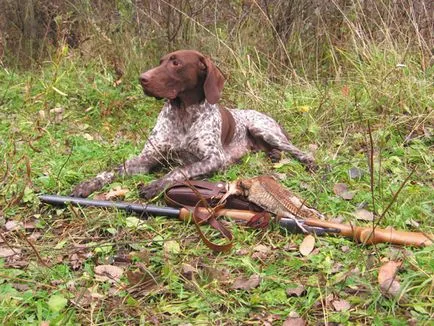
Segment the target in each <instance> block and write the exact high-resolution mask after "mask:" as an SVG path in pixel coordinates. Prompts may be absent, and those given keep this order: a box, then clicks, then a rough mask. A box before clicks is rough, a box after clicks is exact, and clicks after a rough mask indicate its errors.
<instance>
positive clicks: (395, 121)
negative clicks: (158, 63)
mask: <svg viewBox="0 0 434 326" xmlns="http://www.w3.org/2000/svg"><path fill="white" fill-rule="evenodd" d="M381 53H383V55H382V56H381V55H380V54H381ZM386 54H387V55H385V54H384V52H381V50H380V49H372V52H371V60H370V61H369V62H358V61H357V60H356V59H354V58H357V56H354V58H352V57H351V55H350V54H345V53H343V54H342V56H343V57H346V58H347V60H348V62H350V63H351V64H352V65H353V67H352V68H348V71H347V74H346V75H347V76H346V77H345V78H343V79H342V80H333V81H327V82H325V83H319V82H313V81H306V80H297V81H294V80H292V79H285V80H284V81H283V82H279V83H275V82H272V81H270V80H269V79H268V78H267V77H266V74H265V73H264V72H263V71H262V70H261V69H260V68H258V67H259V65H258V66H253V65H252V66H243V65H242V63H243V62H246V61H245V60H244V61H243V60H238V62H237V64H236V65H234V66H230V67H226V68H227V69H233V70H234V73H233V75H232V76H231V80H230V81H229V83H228V85H227V87H226V88H225V95H224V99H223V102H224V103H228V104H229V105H233V106H239V107H243V108H247V107H250V108H254V109H256V110H259V111H263V112H267V113H269V114H270V115H272V116H273V117H275V118H276V119H277V120H278V121H279V122H280V123H282V124H283V125H284V127H285V129H286V130H288V131H289V133H290V134H291V136H292V138H293V142H294V143H295V144H297V145H298V146H299V147H301V148H304V149H308V147H309V145H310V144H315V145H317V146H318V150H317V151H316V153H315V156H316V158H317V160H318V162H319V164H320V170H319V171H318V172H317V173H315V174H310V173H308V172H306V171H305V170H304V168H303V167H302V166H301V165H300V164H299V163H298V162H296V161H289V162H288V163H286V164H284V165H282V166H280V167H277V168H276V167H275V166H273V164H272V163H271V162H269V161H268V159H267V158H266V157H265V156H264V155H263V154H260V153H258V154H251V155H249V156H247V157H245V158H244V159H243V160H242V162H240V163H239V164H237V165H234V166H233V167H231V168H229V169H228V170H227V171H223V172H220V173H218V174H216V175H215V176H213V178H212V179H213V180H234V179H236V178H241V177H249V176H255V175H260V174H269V173H275V174H278V175H279V176H280V177H281V179H282V183H283V184H284V185H285V186H287V187H288V188H290V189H292V190H293V191H295V192H297V193H299V194H300V195H301V196H302V197H303V198H306V199H307V200H308V202H309V203H310V204H311V205H313V206H315V207H317V208H318V209H320V211H322V212H323V213H325V214H326V215H328V216H330V217H336V216H342V217H343V218H344V219H345V220H346V221H348V222H350V221H351V222H353V223H354V222H355V219H354V216H353V215H352V213H353V212H354V210H355V208H356V207H357V206H358V205H360V204H362V203H363V204H364V205H366V207H367V209H370V210H373V209H374V208H375V211H376V213H377V215H378V216H379V215H381V213H382V212H383V211H384V209H385V208H386V206H387V205H388V204H389V203H390V202H391V200H392V198H393V195H394V193H395V192H396V191H398V189H399V188H400V187H401V185H402V183H403V181H404V180H405V178H406V177H407V176H408V174H409V173H410V172H411V170H412V169H415V172H414V174H413V175H412V177H411V178H410V180H409V182H408V183H407V184H406V185H405V186H404V188H403V189H402V191H401V193H400V195H399V196H398V197H397V199H396V202H395V203H394V204H393V205H392V207H391V208H390V210H389V211H388V212H387V214H386V215H385V216H384V218H383V219H382V220H381V221H380V226H381V227H387V226H393V227H395V228H397V229H404V230H422V231H424V232H428V233H434V224H433V220H432V216H433V215H432V214H433V211H432V210H433V207H432V204H433V199H434V195H433V193H434V192H433V187H432V182H433V179H432V172H433V170H432V166H433V165H432V163H433V162H432V160H433V155H432V154H433V153H432V145H433V139H432V132H433V130H432V122H433V114H432V107H433V100H432V96H431V95H432V93H433V85H432V83H431V81H430V80H431V79H430V78H432V71H421V70H420V69H419V68H418V66H417V65H416V64H415V63H414V62H412V61H411V60H410V59H408V60H407V61H405V64H406V66H405V67H403V68H397V67H396V64H397V63H400V62H399V60H398V59H399V58H398V56H397V55H396V53H394V52H393V51H392V52H390V53H386ZM239 59H242V56H241V55H240V58H239ZM255 67H256V68H255ZM247 71H248V73H246V72H247ZM137 73H138V71H137ZM430 76H431V77H430ZM115 79H116V78H115V77H114V74H113V73H112V72H111V71H110V69H109V68H108V66H106V65H105V64H104V63H102V61H92V60H91V61H88V62H83V61H82V60H80V59H79V58H77V57H76V56H75V55H74V54H73V53H68V52H67V51H66V50H65V49H63V50H62V49H61V50H59V52H58V54H57V56H56V57H55V58H54V59H53V62H49V63H47V64H45V65H43V66H42V67H41V68H40V69H39V70H36V71H27V72H24V71H14V70H11V69H9V68H5V67H3V68H1V70H0V157H1V160H2V161H3V163H2V164H1V165H0V178H1V179H0V182H1V186H0V207H1V210H0V223H1V226H2V238H0V247H1V248H8V247H14V248H18V249H21V254H20V255H19V256H17V257H16V259H11V258H6V259H0V306H1V309H0V323H1V324H4V325H8V324H22V325H30V324H40V323H42V322H44V321H49V322H50V324H53V325H54V324H59V325H60V324H61V325H65V324H78V323H79V324H90V323H93V324H139V323H141V324H148V323H152V322H153V321H159V322H161V323H163V324H173V325H177V324H180V323H192V324H218V323H223V324H246V323H248V322H252V323H259V324H262V323H263V321H264V320H271V321H272V322H273V323H275V324H281V322H282V321H283V320H285V319H286V317H287V316H288V314H289V313H290V312H294V311H295V312H297V313H298V314H299V315H300V316H301V317H302V318H303V319H305V320H306V321H308V322H309V323H310V324H318V323H331V322H336V323H341V324H377V325H383V324H384V325H405V324H407V321H409V320H414V321H415V322H417V323H418V324H427V325H428V324H429V323H430V322H429V320H430V318H431V319H432V318H433V316H434V309H433V307H434V305H433V303H434V300H433V298H434V297H433V284H434V278H433V275H434V260H433V258H432V257H433V254H434V251H433V247H428V248H423V249H417V248H396V247H394V246H391V245H388V244H380V245H377V246H375V247H374V246H363V245H360V244H356V243H354V242H352V241H351V240H349V239H344V238H339V237H333V236H330V237H321V238H318V239H317V240H316V248H317V249H318V250H317V252H316V253H315V254H311V255H309V256H307V257H301V256H300V254H299V253H298V251H297V250H294V248H293V247H291V246H290V245H291V244H294V245H296V246H297V245H298V244H300V243H301V241H302V240H303V236H302V235H286V234H284V233H282V232H279V230H277V229H276V228H275V227H272V228H270V229H269V230H266V231H263V232H259V231H256V230H252V229H248V228H243V227H241V226H237V225H231V229H232V232H233V233H234V237H235V243H234V248H233V250H232V251H231V252H230V253H227V254H213V253H212V252H210V250H209V249H208V248H207V247H206V246H205V245H204V244H203V243H202V242H200V240H199V237H198V235H197V233H196V229H195V227H194V226H192V225H188V224H184V223H182V222H180V221H176V220H169V219H166V218H155V219H152V220H149V221H148V222H146V224H140V225H137V220H136V219H135V218H133V217H131V216H127V215H125V214H124V212H113V211H105V210H97V209H88V208H86V209H73V208H57V209H55V208H52V207H47V206H43V205H40V203H39V201H38V199H37V195H39V194H46V193H59V194H69V193H70V191H71V189H72V188H73V186H74V185H76V184H77V183H78V182H80V181H82V180H84V179H86V178H89V177H91V176H93V175H95V174H96V173H97V172H99V171H101V170H104V169H106V168H107V167H110V166H113V165H114V164H119V163H120V162H122V161H124V160H125V159H128V158H130V157H132V156H134V155H136V154H137V153H138V152H139V151H140V150H141V147H142V145H143V142H144V141H145V139H146V135H147V134H148V133H149V131H150V129H151V128H152V126H153V124H154V122H155V119H156V116H157V114H158V111H159V109H160V107H161V103H160V102H158V101H156V100H153V99H150V98H144V97H143V96H142V93H141V90H140V88H139V86H138V85H137V83H136V82H135V80H134V79H133V77H131V79H128V78H127V79H126V80H124V81H123V82H122V83H121V84H120V85H119V86H117V87H115V86H114V84H113V83H114V81H115ZM247 82H248V83H247ZM252 94H254V95H255V96H251V95H252ZM247 95H248V96H247ZM54 108H62V109H63V114H62V118H61V119H60V118H58V121H57V122H56V118H55V113H50V110H52V109H54ZM368 123H369V124H370V126H371V128H372V137H373V140H374V160H375V165H374V166H375V173H374V178H375V185H374V197H375V207H374V206H373V204H372V193H371V190H370V176H369V172H368V170H369V169H368V164H367V162H368V159H367V154H366V153H367V150H368V149H369V135H368V132H367V130H368ZM430 128H431V129H430ZM429 133H431V136H429ZM409 135H411V137H408V136H409ZM410 138H411V139H410ZM406 139H410V140H409V141H406ZM352 167H357V168H360V169H362V170H364V171H365V174H364V175H363V176H362V177H361V178H358V179H350V178H349V176H348V170H349V169H350V168H352ZM158 175H159V174H158V173H157V174H155V175H143V176H136V177H133V178H128V179H125V180H118V181H117V182H116V183H115V184H112V185H110V186H107V187H106V188H104V190H103V191H104V192H106V191H108V190H109V189H111V188H113V187H115V186H116V185H121V186H122V187H126V188H128V189H130V192H129V193H128V194H127V197H126V199H127V200H131V201H133V200H137V199H138V194H137V192H136V185H137V184H138V183H139V182H142V181H144V182H147V181H150V180H152V179H153V178H156V177H158ZM338 182H344V183H347V184H348V185H349V188H350V189H351V190H353V191H355V193H356V195H355V197H354V198H353V199H352V200H351V201H345V200H343V199H341V198H339V197H337V196H336V195H335V194H334V193H333V185H334V184H336V183H338ZM158 203H162V202H161V201H159V202H158ZM11 220H13V221H17V222H23V223H29V222H33V223H34V224H35V226H33V227H31V228H26V229H20V230H18V231H9V232H5V228H4V224H5V223H6V222H7V221H11ZM411 221H416V222H418V223H419V225H420V226H419V227H417V228H415V227H414V226H412V224H411ZM357 223H359V224H363V222H357ZM36 232H38V233H40V235H39V238H37V239H36V240H26V239H27V238H28V237H29V236H31V235H32V234H33V235H34V234H35V233H36ZM208 232H212V231H211V230H208ZM169 241H172V242H169ZM173 241H175V242H176V243H175V244H174V242H173ZM30 243H32V245H30ZM258 244H261V245H265V246H267V247H268V248H269V249H270V251H269V252H268V253H267V254H266V255H265V256H262V257H259V258H255V255H254V253H255V249H254V248H255V246H256V245H258ZM177 245H179V250H177V249H176V247H177ZM173 246H175V248H173ZM343 247H349V250H348V251H345V252H344V250H343V249H342V248H343ZM295 248H297V247H295ZM387 259H399V260H403V261H404V263H403V268H402V269H401V271H400V272H399V278H400V282H401V293H400V294H399V296H398V297H397V298H387V297H385V296H383V295H382V294H381V292H380V289H379V286H378V283H377V275H378V269H379V267H380V266H381V265H382V262H383V261H385V260H387ZM104 264H114V265H118V266H122V268H123V269H124V271H125V272H127V271H129V272H136V273H138V274H137V275H140V276H142V277H144V278H145V282H144V283H142V284H139V285H135V286H134V284H133V283H134V282H133V281H132V277H131V276H130V277H128V276H127V275H126V274H124V276H123V277H122V278H121V279H120V281H118V282H116V283H115V284H110V283H109V282H99V281H97V280H95V277H94V267H95V266H97V265H104ZM183 264H189V265H191V266H193V267H195V269H196V271H195V272H194V273H193V274H194V277H193V278H192V279H191V280H190V279H188V278H187V277H186V276H185V275H184V274H183V272H182V271H183ZM337 264H341V265H337ZM252 274H259V275H260V276H261V279H262V281H261V283H260V285H259V286H258V287H257V288H255V289H252V290H250V291H244V290H232V289H231V284H232V282H233V280H234V279H235V278H237V277H238V276H242V275H244V276H250V275H252ZM299 284H303V285H304V286H305V287H306V294H305V295H303V296H301V297H290V298H288V297H287V296H286V294H285V291H286V289H287V288H290V287H294V286H296V285H299ZM92 296H93V298H91V297H92ZM332 298H333V299H345V300H347V301H348V302H349V303H350V304H351V309H350V310H349V311H347V312H337V311H335V310H334V309H333V307H332V306H331V305H330V303H329V301H330V300H331V299H332ZM65 299H66V300H67V301H65ZM279 318H280V319H279ZM279 320H280V321H279Z"/></svg>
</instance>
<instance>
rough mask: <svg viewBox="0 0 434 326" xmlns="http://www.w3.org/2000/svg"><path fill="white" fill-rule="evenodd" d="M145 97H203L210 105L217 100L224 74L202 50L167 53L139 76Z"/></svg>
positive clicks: (192, 100)
mask: <svg viewBox="0 0 434 326" xmlns="http://www.w3.org/2000/svg"><path fill="white" fill-rule="evenodd" d="M139 81H140V84H141V85H142V87H143V91H144V93H145V94H146V95H148V96H153V97H156V98H166V99H169V100H172V101H174V100H180V101H182V102H184V103H188V104H195V103H196V102H201V101H202V100H203V99H204V98H206V100H207V101H208V103H210V104H215V103H217V101H218V100H219V99H220V95H221V92H222V89H223V84H224V77H223V74H222V73H221V72H220V70H219V69H218V68H217V67H216V66H215V65H214V63H213V62H212V61H211V60H210V59H209V58H208V57H205V56H204V55H202V54H201V53H199V52H197V51H193V50H180V51H175V52H172V53H169V54H166V55H165V56H164V57H162V58H161V60H160V65H159V66H157V67H155V68H152V69H150V70H148V71H146V72H144V73H143V74H141V75H140V78H139Z"/></svg>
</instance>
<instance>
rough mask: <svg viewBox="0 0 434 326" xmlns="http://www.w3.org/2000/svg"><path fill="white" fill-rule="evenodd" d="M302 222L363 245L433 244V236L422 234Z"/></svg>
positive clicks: (318, 221)
mask: <svg viewBox="0 0 434 326" xmlns="http://www.w3.org/2000/svg"><path fill="white" fill-rule="evenodd" d="M304 222H305V224H306V225H311V226H319V227H328V228H335V229H338V230H340V234H342V235H343V236H346V237H350V238H353V239H354V240H355V241H357V242H361V243H364V244H375V243H383V242H388V243H393V244H399V245H410V246H416V247H423V246H430V245H432V243H433V240H432V239H433V235H429V234H424V233H422V232H406V231H397V230H394V229H380V228H375V229H373V228H372V227H370V226H369V227H367V226H365V227H362V226H353V225H348V224H340V223H334V222H328V221H322V220H317V219H306V220H304Z"/></svg>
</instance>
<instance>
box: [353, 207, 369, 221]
mask: <svg viewBox="0 0 434 326" xmlns="http://www.w3.org/2000/svg"><path fill="white" fill-rule="evenodd" d="M354 216H355V217H356V218H357V219H358V220H361V221H368V222H371V221H373V220H374V213H372V212H370V211H368V210H366V209H364V208H358V209H356V211H355V212H354Z"/></svg>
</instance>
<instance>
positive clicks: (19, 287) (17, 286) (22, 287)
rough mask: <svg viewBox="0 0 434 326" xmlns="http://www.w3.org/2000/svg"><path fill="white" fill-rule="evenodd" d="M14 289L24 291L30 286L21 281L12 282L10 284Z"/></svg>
mask: <svg viewBox="0 0 434 326" xmlns="http://www.w3.org/2000/svg"><path fill="white" fill-rule="evenodd" d="M11 285H12V286H13V287H14V288H15V289H16V290H18V291H21V292H24V291H27V290H29V289H30V287H29V286H28V285H27V284H22V283H12V284H11Z"/></svg>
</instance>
